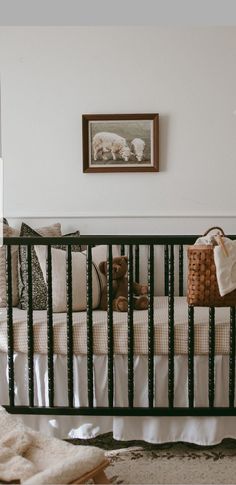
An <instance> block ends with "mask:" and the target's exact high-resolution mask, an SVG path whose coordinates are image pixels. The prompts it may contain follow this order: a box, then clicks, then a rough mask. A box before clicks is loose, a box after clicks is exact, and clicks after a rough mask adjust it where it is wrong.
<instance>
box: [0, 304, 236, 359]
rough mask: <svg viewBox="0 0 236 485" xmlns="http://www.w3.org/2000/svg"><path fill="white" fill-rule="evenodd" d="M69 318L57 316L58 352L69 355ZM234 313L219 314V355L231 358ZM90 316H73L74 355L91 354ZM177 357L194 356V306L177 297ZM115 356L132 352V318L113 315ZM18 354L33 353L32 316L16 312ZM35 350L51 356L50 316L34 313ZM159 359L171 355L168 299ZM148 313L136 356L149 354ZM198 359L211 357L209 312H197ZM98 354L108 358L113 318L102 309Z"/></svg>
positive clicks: (2, 341)
mask: <svg viewBox="0 0 236 485" xmlns="http://www.w3.org/2000/svg"><path fill="white" fill-rule="evenodd" d="M66 317H67V316H66V313H54V314H53V324H54V353H55V354H61V355H66V354H67V344H66V342H67V340H66V334H67V327H66ZM229 317H230V310H229V308H217V309H216V317H215V322H216V331H215V352H216V354H221V355H223V354H228V353H229V332H230V328H229ZM86 319H87V317H86V312H77V313H73V334H74V349H73V350H74V354H75V355H83V354H86V353H87V324H86ZM174 320H175V353H176V354H180V355H181V354H182V355H184V354H187V353H188V305H187V301H186V297H175V305H174ZM113 321H114V325H113V333H114V353H115V354H121V355H122V354H124V355H126V354H127V353H128V343H127V313H119V312H114V313H113ZM6 322H7V312H6V309H3V310H1V311H0V351H1V352H7V323H6ZM13 322H14V350H15V351H16V352H22V353H27V312H26V311H25V310H20V309H18V308H14V310H13ZM33 323H34V351H35V352H36V353H39V354H46V353H47V313H46V311H34V312H33ZM154 328H155V339H154V341H155V355H166V354H167V353H168V298H167V297H155V299H154ZM147 330H148V312H147V311H134V353H135V354H136V355H146V354H148V332H147ZM194 332H195V354H196V355H201V354H203V355H204V354H207V353H208V346H209V341H208V332H209V310H208V308H202V307H199V308H195V324H194ZM93 351H94V354H95V355H102V354H107V313H106V312H104V311H101V310H94V311H93Z"/></svg>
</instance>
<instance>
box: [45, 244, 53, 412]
mask: <svg viewBox="0 0 236 485" xmlns="http://www.w3.org/2000/svg"><path fill="white" fill-rule="evenodd" d="M46 264H47V266H46V267H47V341H48V399H49V406H50V407H53V406H54V367H53V353H54V345H53V306H52V250H51V245H48V247H47V263H46Z"/></svg>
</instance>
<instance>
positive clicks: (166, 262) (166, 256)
mask: <svg viewBox="0 0 236 485" xmlns="http://www.w3.org/2000/svg"><path fill="white" fill-rule="evenodd" d="M164 270H165V296H168V288H169V248H168V244H165V247H164Z"/></svg>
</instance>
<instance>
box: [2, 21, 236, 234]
mask: <svg viewBox="0 0 236 485" xmlns="http://www.w3.org/2000/svg"><path fill="white" fill-rule="evenodd" d="M0 71H1V79H2V151H3V159H4V173H5V175H4V180H5V191H4V204H5V215H6V216H8V217H12V218H16V217H23V218H26V217H27V216H28V217H31V218H35V217H37V216H38V217H59V216H61V217H62V216H65V217H69V218H70V217H74V218H76V220H79V221H82V225H83V232H87V233H88V232H94V231H93V227H94V226H93V225H92V224H93V219H90V217H94V218H95V220H97V221H99V232H111V230H112V231H113V232H122V230H123V232H130V231H136V232H141V231H143V232H160V231H161V232H193V230H194V229H195V228H196V231H197V232H198V231H201V227H203V229H204V228H205V226H207V225H208V224H209V223H213V222H219V221H220V222H224V219H222V218H223V217H224V216H227V217H228V216H229V218H227V220H226V225H227V228H228V227H229V229H228V230H229V231H230V232H236V226H235V216H236V197H235V193H236V191H235V187H236V183H235V182H236V177H235V175H236V170H235V166H236V116H235V115H234V114H233V112H234V110H236V28H235V27H224V28H223V27H222V28H219V27H212V28H160V27H110V28H109V27H72V28H70V27H69V28H68V27H53V28H51V27H27V28H23V27H2V28H0ZM123 112H126V113H129V112H130V113H135V112H137V113H138V112H159V113H160V172H159V173H144V174H140V173H137V174H135V173H130V174H128V173H127V174H118V173H117V174H83V172H82V141H81V115H82V113H123ZM176 215H177V216H186V215H188V216H190V218H187V219H185V218H182V219H181V218H180V219H179V220H178V219H173V224H172V222H171V221H172V219H170V220H169V219H168V217H170V216H176ZM206 215H208V216H209V218H208V219H207V220H204V221H202V219H201V217H202V216H206ZM214 215H215V216H216V217H215V218H214V217H213V216H214ZM104 216H110V217H111V219H105V220H104V218H103V217H104ZM118 216H119V217H120V218H121V219H116V218H115V217H118ZM123 216H126V217H127V216H130V219H123ZM132 216H143V218H141V219H140V221H141V222H142V223H141V222H140V223H139V219H133V218H132ZM146 216H153V217H152V218H149V219H146ZM159 216H165V217H167V219H165V217H164V218H161V219H160V220H159ZM194 216H199V218H198V219H196V224H195V223H193V220H195V219H192V218H193V217H194ZM219 216H222V218H220V217H219ZM113 217H114V218H113ZM77 218H78V219H77ZM97 218H98V219H97ZM131 221H132V222H131ZM180 221H181V223H180ZM171 224H172V225H171ZM97 225H98V224H97ZM172 227H173V231H172ZM96 232H98V230H96Z"/></svg>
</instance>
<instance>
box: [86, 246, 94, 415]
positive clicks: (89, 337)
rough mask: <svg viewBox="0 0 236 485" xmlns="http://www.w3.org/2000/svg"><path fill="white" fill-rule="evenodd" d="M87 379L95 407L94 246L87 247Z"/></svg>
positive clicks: (91, 399)
mask: <svg viewBox="0 0 236 485" xmlns="http://www.w3.org/2000/svg"><path fill="white" fill-rule="evenodd" d="M86 272H87V380H88V405H89V407H90V408H92V407H93V306H92V304H93V301H92V247H91V245H88V247H87V268H86Z"/></svg>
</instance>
